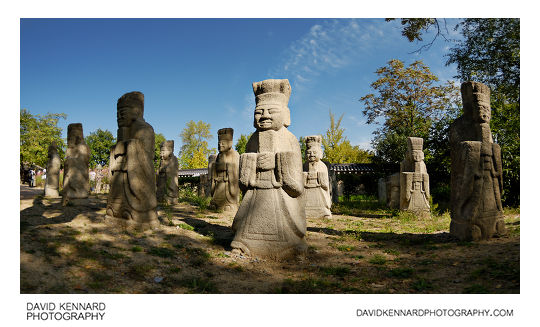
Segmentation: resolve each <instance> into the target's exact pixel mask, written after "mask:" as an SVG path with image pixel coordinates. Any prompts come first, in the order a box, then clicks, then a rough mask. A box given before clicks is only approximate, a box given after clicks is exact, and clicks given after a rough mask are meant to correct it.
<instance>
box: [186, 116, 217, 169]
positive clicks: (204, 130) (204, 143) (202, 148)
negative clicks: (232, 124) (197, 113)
mask: <svg viewBox="0 0 540 327" xmlns="http://www.w3.org/2000/svg"><path fill="white" fill-rule="evenodd" d="M180 137H181V138H182V143H183V144H182V147H181V149H180V152H179V155H178V156H179V162H180V167H182V168H184V169H187V168H205V167H207V166H208V156H209V155H211V154H214V153H216V149H215V148H212V149H210V148H209V147H208V140H210V139H212V135H211V134H210V124H208V123H205V122H203V121H198V122H194V121H193V120H190V121H189V122H188V123H187V124H186V127H184V129H183V130H182V132H181V133H180Z"/></svg>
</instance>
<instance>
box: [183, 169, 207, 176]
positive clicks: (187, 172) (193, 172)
mask: <svg viewBox="0 0 540 327" xmlns="http://www.w3.org/2000/svg"><path fill="white" fill-rule="evenodd" d="M204 174H208V168H196V169H180V170H178V177H196V176H201V175H204Z"/></svg>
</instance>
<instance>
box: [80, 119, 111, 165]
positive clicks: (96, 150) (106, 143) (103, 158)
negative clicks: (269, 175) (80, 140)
mask: <svg viewBox="0 0 540 327" xmlns="http://www.w3.org/2000/svg"><path fill="white" fill-rule="evenodd" d="M84 140H85V142H86V144H87V145H88V147H90V168H92V169H94V168H95V167H96V166H97V165H101V166H102V167H103V166H107V165H108V164H109V156H110V152H111V147H112V146H113V145H114V144H115V143H116V138H115V137H114V136H113V134H112V133H111V132H109V131H108V130H102V129H100V128H98V129H97V130H96V131H94V132H92V133H90V134H88V136H87V137H85V138H84Z"/></svg>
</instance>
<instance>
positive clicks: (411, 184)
mask: <svg viewBox="0 0 540 327" xmlns="http://www.w3.org/2000/svg"><path fill="white" fill-rule="evenodd" d="M423 143H424V140H423V139H422V138H420V137H409V138H407V153H406V154H405V159H404V160H403V161H402V162H401V165H400V205H399V208H400V209H401V210H405V211H410V212H413V213H414V214H416V215H418V216H426V215H429V175H428V173H427V169H426V164H425V163H424V152H423V150H422V147H423Z"/></svg>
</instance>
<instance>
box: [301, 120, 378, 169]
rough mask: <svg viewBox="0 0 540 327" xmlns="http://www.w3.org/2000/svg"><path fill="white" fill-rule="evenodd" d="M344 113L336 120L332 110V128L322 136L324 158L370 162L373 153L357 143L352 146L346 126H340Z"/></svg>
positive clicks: (326, 159)
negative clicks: (346, 133) (345, 134)
mask: <svg viewBox="0 0 540 327" xmlns="http://www.w3.org/2000/svg"><path fill="white" fill-rule="evenodd" d="M343 115H344V114H342V115H341V116H340V117H339V119H338V120H337V122H336V119H335V116H334V114H333V113H332V111H331V110H330V128H329V129H328V130H326V133H325V135H323V136H322V146H323V149H324V154H323V160H325V161H328V162H330V163H365V162H370V160H371V154H370V153H369V152H368V151H366V150H363V149H360V147H359V146H357V145H356V146H352V145H351V143H350V142H349V140H347V137H346V136H344V133H345V128H342V127H340V126H341V120H342V119H343ZM301 141H302V139H301V140H300V142H301ZM304 142H305V140H304Z"/></svg>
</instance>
